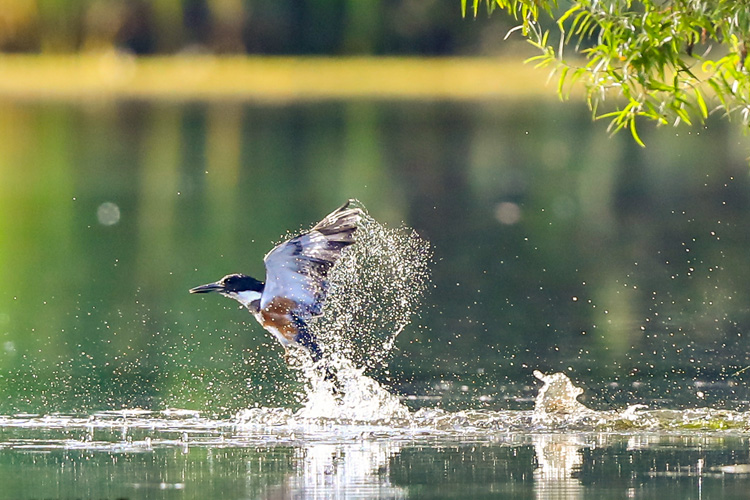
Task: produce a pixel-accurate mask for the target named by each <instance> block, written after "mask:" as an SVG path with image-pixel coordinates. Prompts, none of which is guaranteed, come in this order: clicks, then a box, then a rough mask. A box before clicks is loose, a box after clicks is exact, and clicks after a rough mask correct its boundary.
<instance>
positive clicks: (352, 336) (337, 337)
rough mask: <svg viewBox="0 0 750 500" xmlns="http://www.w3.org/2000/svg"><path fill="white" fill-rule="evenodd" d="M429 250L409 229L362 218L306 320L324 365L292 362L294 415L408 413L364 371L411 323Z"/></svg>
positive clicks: (372, 417) (382, 417) (357, 418)
mask: <svg viewBox="0 0 750 500" xmlns="http://www.w3.org/2000/svg"><path fill="white" fill-rule="evenodd" d="M356 203H357V205H358V206H359V207H360V208H362V210H363V211H364V210H365V208H364V206H363V205H362V204H361V203H359V202H356ZM365 213H366V212H365ZM430 256H431V254H430V250H429V244H428V243H427V242H426V241H425V240H423V239H422V238H420V237H419V235H418V234H417V233H416V232H414V231H413V230H409V229H407V228H405V227H400V228H397V229H389V228H387V227H385V226H383V225H382V224H380V223H378V222H377V221H376V220H375V219H373V218H372V217H370V216H369V215H365V216H364V217H363V219H362V221H361V222H360V224H359V227H358V229H357V243H356V244H355V245H353V246H351V247H349V248H347V249H346V250H345V251H344V253H343V256H342V258H341V259H340V260H339V261H338V262H337V263H336V265H335V266H334V268H333V269H332V270H331V273H330V275H329V289H328V296H327V299H326V303H325V306H324V310H323V315H322V316H321V317H319V318H316V319H315V320H314V321H313V322H312V323H311V325H310V329H311V331H312V333H313V334H314V335H315V337H316V338H317V339H318V340H319V342H320V344H321V346H322V347H323V349H324V351H325V352H326V360H325V364H326V366H325V367H323V368H322V369H321V367H313V366H310V364H309V363H308V362H307V361H306V360H305V359H298V360H297V363H296V366H297V367H299V368H300V371H299V373H300V374H301V375H302V377H303V379H304V382H305V384H306V387H307V390H306V393H305V394H304V396H303V407H302V409H301V410H300V411H299V412H298V414H297V416H298V417H299V418H304V419H322V418H325V419H332V420H336V421H351V422H362V421H367V422H383V421H391V420H394V419H396V420H397V419H404V418H406V417H407V416H408V413H409V412H408V410H407V409H406V407H405V406H404V405H403V404H402V403H401V402H400V401H399V399H398V398H397V397H396V396H394V395H392V394H390V393H389V392H388V391H387V390H385V389H384V388H383V387H381V386H380V385H379V384H378V382H376V381H375V380H373V379H372V378H370V377H368V376H366V375H365V374H364V372H365V370H366V369H368V368H373V367H376V366H378V365H381V364H382V363H384V362H385V361H386V360H387V358H388V355H389V354H390V352H391V350H392V348H393V345H394V342H395V341H396V337H397V336H398V334H399V333H401V331H402V330H403V329H404V327H406V326H407V325H408V324H409V323H410V322H411V320H412V317H413V316H414V314H415V313H416V311H417V306H418V304H419V301H420V299H421V297H422V295H423V293H424V291H425V289H426V287H427V283H428V281H429V270H428V263H429V260H430ZM324 372H327V373H329V374H332V375H333V377H331V376H328V377H323V376H321V374H322V373H324Z"/></svg>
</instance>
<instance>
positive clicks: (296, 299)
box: [190, 199, 365, 377]
mask: <svg viewBox="0 0 750 500" xmlns="http://www.w3.org/2000/svg"><path fill="white" fill-rule="evenodd" d="M364 216H365V212H364V210H363V208H362V206H361V204H360V203H359V202H358V201H357V200H354V199H350V200H348V201H347V202H346V203H344V204H343V205H342V206H341V207H339V208H338V209H336V210H334V211H333V212H331V213H330V214H328V215H327V216H326V217H325V218H323V220H321V221H320V222H318V223H317V224H316V225H315V226H313V227H312V229H310V230H309V231H306V232H303V233H301V234H299V235H298V236H296V237H293V238H291V239H289V240H287V241H284V242H283V243H280V244H279V245H277V246H275V247H274V248H273V249H271V251H270V252H268V253H267V254H266V256H265V257H264V258H263V262H264V264H265V268H266V278H265V281H260V280H257V279H255V278H253V277H251V276H248V275H245V274H239V273H235V274H228V275H226V276H224V277H223V278H221V279H220V280H219V281H216V282H214V283H208V284H205V285H200V286H196V287H195V288H191V289H190V293H210V292H218V293H219V294H221V295H223V296H225V297H229V298H231V299H234V300H236V301H237V302H239V303H240V304H242V305H243V306H244V307H245V308H247V310H248V311H250V313H251V314H252V315H253V316H255V319H256V320H258V323H260V324H261V326H262V327H263V328H264V329H266V330H267V331H268V332H270V333H271V334H272V335H273V336H274V337H275V338H276V339H277V340H278V341H279V343H281V345H282V346H283V347H284V350H285V353H286V354H287V356H286V358H287V361H288V360H289V356H288V354H289V351H288V349H289V348H290V347H292V346H294V345H298V346H302V347H303V348H304V349H306V350H307V352H308V353H309V355H310V357H311V359H312V361H313V363H317V362H318V361H320V360H321V359H322V358H323V349H322V348H321V346H320V344H319V343H318V340H317V339H316V338H315V335H314V333H313V332H311V330H310V320H311V319H313V318H315V317H318V316H321V315H322V314H323V306H324V304H325V301H326V296H327V294H328V288H329V286H328V275H329V272H330V270H331V268H333V266H334V264H336V262H337V261H338V260H339V259H340V258H341V256H342V253H343V252H344V250H345V249H347V248H348V247H350V246H351V245H353V244H354V243H355V242H356V238H355V235H356V233H357V231H358V228H359V226H360V223H361V221H362V220H363V218H364ZM327 377H328V375H327Z"/></svg>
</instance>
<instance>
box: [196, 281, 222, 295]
mask: <svg viewBox="0 0 750 500" xmlns="http://www.w3.org/2000/svg"><path fill="white" fill-rule="evenodd" d="M222 290H224V285H222V284H220V283H209V284H207V285H201V286H196V287H195V288H191V289H190V293H208V292H220V291H222Z"/></svg>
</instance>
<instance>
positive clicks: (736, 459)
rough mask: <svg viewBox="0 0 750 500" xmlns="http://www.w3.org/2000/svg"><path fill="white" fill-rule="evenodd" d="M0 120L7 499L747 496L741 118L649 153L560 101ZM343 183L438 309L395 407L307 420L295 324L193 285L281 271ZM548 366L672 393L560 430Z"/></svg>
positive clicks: (603, 382) (224, 106)
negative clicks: (277, 255) (414, 263)
mask: <svg viewBox="0 0 750 500" xmlns="http://www.w3.org/2000/svg"><path fill="white" fill-rule="evenodd" d="M0 136H1V137H2V138H3V140H2V141H0V283H2V284H3V286H2V287H0V416H3V415H4V417H0V419H4V420H2V421H0V476H1V477H0V483H2V484H4V485H9V486H7V487H6V488H5V492H3V493H0V498H74V497H75V498H78V497H82V498H120V497H122V498H141V497H148V498H176V497H180V498H182V497H185V496H188V497H193V498H211V497H217V496H219V495H218V493H217V492H218V491H223V492H225V495H224V496H226V497H227V498H229V497H236V498H269V497H275V498H307V497H310V498H332V497H339V498H371V497H387V498H406V497H414V498H455V497H457V496H467V495H469V496H471V497H472V498H494V497H513V498H586V497H589V498H626V497H627V498H656V497H657V496H659V497H665V495H666V496H668V497H670V498H744V497H745V495H744V494H745V493H746V491H747V486H748V484H747V481H748V478H750V475H748V465H747V464H748V463H749V462H750V458H748V456H747V450H748V449H750V448H749V447H748V442H747V435H746V429H747V425H748V424H747V423H746V418H745V413H744V412H746V411H747V410H748V407H749V406H750V393H749V391H748V390H747V388H746V381H747V379H748V377H750V370H747V368H748V367H749V366H750V362H748V356H747V353H748V343H747V340H746V339H747V331H748V325H750V307H748V304H749V303H750V297H748V295H750V290H749V289H748V283H750V266H748V265H747V261H748V253H747V248H748V239H749V238H750V233H749V232H748V227H750V206H749V205H750V196H749V195H750V182H749V180H750V179H749V178H748V161H747V156H748V148H747V138H745V137H743V136H742V135H741V133H740V132H738V131H737V130H736V128H735V127H734V126H733V124H727V123H725V122H724V121H722V120H721V119H719V118H718V117H717V118H716V119H714V118H712V119H711V120H709V122H708V124H707V126H705V127H698V128H692V129H687V128H676V129H673V128H658V129H657V128H650V127H648V126H644V127H643V130H642V131H641V137H642V138H643V140H644V141H645V142H646V144H647V146H648V147H647V148H646V149H642V148H640V147H638V146H637V145H636V144H635V143H634V141H632V140H631V138H630V137H628V136H627V135H624V134H621V135H617V136H614V137H609V136H608V134H607V133H606V131H605V127H604V124H602V123H592V122H591V118H590V115H589V113H588V111H586V110H585V109H584V108H582V107H580V106H577V105H574V104H570V103H568V104H559V103H554V102H549V101H540V102H520V103H518V102H514V103H510V102H503V101H493V102H484V103H454V102H381V101H376V102H369V101H361V102H322V103H306V104H283V105H282V104H274V105H271V104H262V103H248V102H232V101H227V102H224V103H214V104H202V103H150V102H130V101H126V102H99V103H94V104H50V103H44V104H40V103H10V102H3V103H0ZM352 197H353V198H358V199H359V200H361V201H362V202H363V203H364V204H365V205H366V206H367V208H368V210H369V213H370V214H371V215H372V216H373V217H374V218H375V219H377V220H378V221H380V222H381V223H383V224H385V225H386V226H387V227H392V228H395V227H398V226H400V225H405V226H407V227H411V228H414V229H415V230H416V231H417V232H418V233H419V234H420V235H421V236H422V237H423V238H425V239H426V240H428V241H429V242H430V244H431V247H432V252H433V262H432V264H431V281H430V283H429V286H428V290H427V293H426V294H425V295H424V297H423V299H422V305H421V307H420V309H419V310H418V311H417V313H416V314H415V316H414V317H413V320H412V323H411V324H410V325H408V326H407V327H406V328H405V329H404V330H403V331H402V332H401V333H400V334H399V335H398V337H397V338H396V341H395V345H394V349H393V351H392V353H391V355H390V356H389V358H388V360H387V361H386V362H385V363H381V364H378V365H377V366H373V367H371V368H369V369H368V370H367V371H366V373H367V374H368V375H370V376H371V377H373V379H374V380H376V381H377V382H378V383H379V386H380V387H381V388H382V389H383V391H385V392H386V393H390V394H392V395H395V396H397V398H398V399H397V400H400V401H401V403H402V404H403V405H405V407H404V408H403V409H399V411H400V412H402V413H399V415H400V416H399V418H406V419H407V422H406V423H404V422H401V423H398V424H397V423H394V422H389V423H388V422H386V423H383V422H379V423H370V424H368V423H366V422H365V423H362V421H360V420H357V419H355V420H356V423H355V424H349V423H346V422H344V423H342V422H341V421H336V422H334V423H330V422H329V423H326V422H322V423H321V422H320V421H318V420H316V419H313V420H312V422H313V423H311V421H310V420H309V419H308V420H305V419H303V418H302V417H301V416H300V415H301V414H299V413H295V412H298V411H302V410H300V408H302V409H303V410H304V407H305V404H306V403H305V401H306V398H307V400H308V403H309V399H310V394H309V392H307V391H308V389H307V388H306V386H305V380H304V379H303V378H302V377H301V376H300V373H298V372H297V371H295V370H293V369H291V368H289V367H288V366H287V365H286V364H285V362H284V360H283V356H282V354H283V352H282V350H281V348H280V347H279V346H278V345H277V343H276V341H275V340H273V339H272V338H270V336H269V335H268V334H267V333H266V332H264V331H262V330H261V329H260V327H259V326H258V325H257V324H256V323H255V321H254V320H253V319H252V318H251V317H250V315H248V314H247V312H245V311H242V310H239V309H238V308H237V306H236V305H235V304H233V303H231V304H230V303H229V301H226V300H206V298H203V297H196V296H191V295H190V294H188V293H187V290H188V289H189V288H191V287H193V286H196V285H199V284H202V283H206V282H209V281H213V280H215V279H216V278H218V277H220V276H222V275H224V274H227V273H230V272H244V273H247V274H252V275H255V276H259V277H262V274H263V267H262V258H263V255H264V254H265V253H266V252H267V251H268V250H269V249H270V248H271V247H272V246H273V244H275V243H276V242H279V241H280V240H281V239H282V238H283V237H285V236H286V235H287V234H288V232H296V231H299V230H301V229H306V228H309V227H310V226H311V225H312V224H314V223H315V222H316V221H317V220H319V219H320V218H321V217H322V216H323V215H325V214H327V213H329V212H330V211H331V210H333V209H334V208H336V207H337V206H339V205H340V204H341V203H343V201H345V200H346V199H347V198H352ZM534 370H541V371H542V372H545V373H551V372H564V373H565V374H566V375H567V376H568V377H570V379H571V380H573V381H574V382H575V384H576V385H578V386H581V387H583V388H584V389H585V390H584V391H583V394H582V395H581V396H579V397H578V401H580V402H581V403H583V404H585V405H586V407H587V408H588V409H590V410H587V411H595V414H596V418H597V419H598V418H600V417H601V415H606V414H608V413H607V412H628V411H635V410H632V408H640V407H633V406H632V405H637V404H641V405H645V406H644V407H643V408H646V409H647V410H644V411H648V412H656V413H649V414H648V415H647V417H648V418H647V419H646V420H647V421H648V422H649V423H647V424H643V425H641V424H640V423H639V424H637V425H635V424H633V425H632V426H631V424H627V425H626V424H617V425H614V426H613V425H609V424H607V425H605V426H604V427H600V426H599V424H598V423H596V424H592V423H591V422H589V421H587V422H586V423H585V425H578V424H576V425H572V424H570V423H569V422H568V423H565V422H563V424H560V423H559V422H558V423H557V424H556V425H554V426H549V425H541V424H539V423H538V422H535V421H534V419H533V418H532V417H531V416H530V412H531V411H532V410H533V409H534V398H535V397H536V395H537V393H538V392H539V390H540V388H541V387H542V382H540V381H539V380H537V378H535V377H534V375H533V374H532V372H533V371H534ZM573 400H575V397H573ZM175 408H179V409H181V410H179V411H178V412H177V413H176V415H177V417H175V414H169V413H168V417H163V414H162V413H161V412H164V411H167V412H169V411H171V410H170V409H175ZM253 408H254V409H256V410H257V411H261V412H269V413H267V414H266V413H263V414H262V415H263V418H260V420H258V421H253V422H251V423H250V424H248V423H247V422H239V423H238V421H237V419H238V418H239V415H242V412H243V411H246V410H247V409H253ZM628 408H631V410H628ZM136 409H143V411H144V412H146V413H145V414H144V415H141V416H139V415H140V414H138V415H136V416H135V417H133V416H132V415H130V414H127V412H128V411H135V410H136ZM701 409H706V410H701ZM123 411H124V412H126V413H124V414H123V413H117V412H123ZM660 411H666V412H673V411H674V412H676V413H669V414H664V413H658V412H660ZM695 411H699V412H700V411H705V412H706V413H701V414H700V415H698V416H695V415H694V414H692V413H690V414H683V413H682V412H695ZM101 412H105V413H104V414H102V413H101ZM106 412H114V417H112V416H111V415H109V414H107V413H106ZM180 412H187V413H185V414H183V413H180ZM278 412H281V415H282V416H283V418H282V421H281V422H279V421H277V420H276V419H277V418H280V417H278ZM403 412H405V413H403ZM420 412H445V414H444V415H443V414H440V415H437V414H435V415H433V414H429V415H432V416H431V417H430V418H431V419H432V420H430V421H429V423H427V424H426V423H425V422H424V421H423V420H419V418H422V417H424V418H427V417H425V415H426V414H425V413H420ZM466 412H469V416H466ZM471 412H479V413H478V414H474V413H471ZM482 412H488V413H482ZM504 412H508V413H507V414H506V413H504ZM619 414H620V413H618V415H619ZM626 414H627V413H626ZM102 415H105V417H102ZM404 415H407V416H404ZM420 415H421V417H419V416H420ZM477 415H478V416H477ZM488 415H489V416H488ZM627 415H630V414H627ZM685 415H687V416H685ZM438 417H439V418H438ZM464 417H466V418H464ZM589 417H590V415H589ZM589 417H587V418H589ZM683 417H684V418H683ZM128 418H136V419H140V420H137V421H136V423H135V424H133V423H132V422H131V423H128V422H127V419H128ZM163 418H167V422H166V423H164V421H163V420H162V419H163ZM175 418H176V420H177V421H176V422H175V421H173V420H170V419H175ZM289 418H292V419H296V420H294V421H293V422H291V423H290V421H288V419H289ZM316 418H317V417H316ZM389 418H390V417H389ZM591 418H593V417H591ZM628 418H629V417H628ZM644 418H645V417H644ZM45 419H47V420H45ZM55 419H58V420H55ZM71 419H73V420H71ZM75 419H80V420H75ZM118 419H120V420H122V421H120V420H118ZM300 419H301V420H300ZM467 419H468V420H467ZM476 419H478V421H481V422H484V423H483V424H481V425H480V424H478V423H477V420H476ZM515 419H521V420H522V422H521V423H517V422H516V420H515ZM684 419H687V420H684ZM364 420H365V421H367V420H368V419H364ZM376 420H377V419H376ZM386 420H387V419H386ZM626 420H627V418H626ZM652 420H653V421H654V422H657V421H658V422H659V423H658V424H653V422H652ZM102 421H105V422H106V423H104V424H102V423H101V422H102ZM628 421H630V420H628ZM665 421H666V422H670V423H669V424H664V422H665ZM201 422H202V423H201ZM274 422H275V423H274ZM436 422H441V423H440V424H438V423H436ZM487 422H490V424H487ZM675 422H679V423H678V424H676V423H675ZM652 424H653V425H652ZM247 425H249V426H250V427H249V430H248V427H247ZM443 425H447V426H448V427H449V428H447V427H443ZM577 425H578V426H577ZM311 426H312V427H311ZM472 426H479V428H481V429H482V432H480V433H478V434H477V433H472V432H468V434H467V433H466V429H467V427H468V428H470V427H472ZM487 426H489V427H487ZM628 426H630V427H628ZM311 429H312V430H311ZM425 429H426V430H425ZM459 431H460V432H459ZM19 471H24V472H23V473H19ZM109 484H113V485H114V486H108V485H109ZM33 486H36V488H34V487H33Z"/></svg>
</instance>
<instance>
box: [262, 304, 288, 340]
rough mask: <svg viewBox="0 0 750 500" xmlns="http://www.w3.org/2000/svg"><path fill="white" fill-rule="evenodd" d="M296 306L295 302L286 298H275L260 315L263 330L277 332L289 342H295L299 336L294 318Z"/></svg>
mask: <svg viewBox="0 0 750 500" xmlns="http://www.w3.org/2000/svg"><path fill="white" fill-rule="evenodd" d="M296 306H297V304H296V303H295V302H294V301H293V300H291V299H288V298H286V297H276V298H274V299H273V300H272V301H271V303H269V304H268V305H267V306H266V307H265V308H263V309H261V310H260V312H259V314H258V315H259V316H260V319H261V324H262V325H263V328H265V329H266V330H269V331H272V330H275V331H276V332H278V333H279V334H280V335H281V336H283V337H284V338H285V339H286V340H287V341H288V342H293V341H294V338H295V337H296V336H297V325H296V324H295V322H294V318H292V309H294V308H295V307H296ZM274 333H275V332H274Z"/></svg>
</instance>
